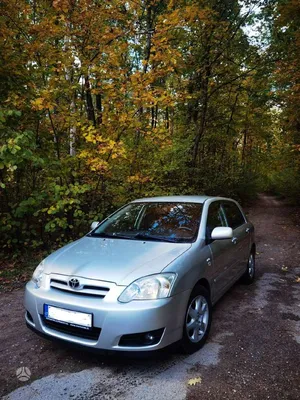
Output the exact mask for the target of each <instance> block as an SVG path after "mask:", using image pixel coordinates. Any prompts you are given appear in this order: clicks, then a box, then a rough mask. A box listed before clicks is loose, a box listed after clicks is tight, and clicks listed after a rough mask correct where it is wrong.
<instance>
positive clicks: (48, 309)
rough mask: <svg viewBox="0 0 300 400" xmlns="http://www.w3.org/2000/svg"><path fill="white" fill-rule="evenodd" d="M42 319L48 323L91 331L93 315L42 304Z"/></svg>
mask: <svg viewBox="0 0 300 400" xmlns="http://www.w3.org/2000/svg"><path fill="white" fill-rule="evenodd" d="M44 317H45V318H46V319H49V320H50V321H55V322H59V323H61V324H64V325H70V326H75V327H79V328H84V329H92V326H93V315H92V314H87V313H83V312H79V311H72V310H66V309H65V308H59V307H54V306H49V305H48V304H44Z"/></svg>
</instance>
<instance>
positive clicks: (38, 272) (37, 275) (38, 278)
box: [32, 260, 45, 288]
mask: <svg viewBox="0 0 300 400" xmlns="http://www.w3.org/2000/svg"><path fill="white" fill-rule="evenodd" d="M44 267H45V262H44V260H43V261H42V262H41V263H40V264H39V265H38V266H37V267H36V269H35V270H34V273H33V275H32V280H33V282H34V283H35V284H36V286H37V287H38V288H39V287H41V284H42V279H43V275H44Z"/></svg>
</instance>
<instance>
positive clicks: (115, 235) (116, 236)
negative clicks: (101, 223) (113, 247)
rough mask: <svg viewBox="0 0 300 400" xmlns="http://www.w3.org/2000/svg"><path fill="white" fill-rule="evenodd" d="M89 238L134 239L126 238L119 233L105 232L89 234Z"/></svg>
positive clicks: (132, 237)
mask: <svg viewBox="0 0 300 400" xmlns="http://www.w3.org/2000/svg"><path fill="white" fill-rule="evenodd" d="M89 236H93V237H94V236H95V237H103V238H109V239H135V237H134V236H126V235H120V234H119V233H106V232H99V233H97V232H92V233H90V234H89Z"/></svg>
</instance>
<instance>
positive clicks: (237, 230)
mask: <svg viewBox="0 0 300 400" xmlns="http://www.w3.org/2000/svg"><path fill="white" fill-rule="evenodd" d="M222 208H223V210H224V214H225V217H226V221H227V226H229V227H230V228H232V230H233V239H232V244H233V246H232V253H231V259H232V264H231V268H230V280H236V279H237V278H238V277H239V276H240V275H241V274H242V273H243V272H245V269H246V265H247V260H248V256H249V254H248V253H249V246H250V235H249V227H248V225H247V221H246V218H245V216H244V214H243V213H242V211H241V209H240V208H239V206H238V205H237V204H236V203H235V202H233V201H229V200H228V201H223V202H222Z"/></svg>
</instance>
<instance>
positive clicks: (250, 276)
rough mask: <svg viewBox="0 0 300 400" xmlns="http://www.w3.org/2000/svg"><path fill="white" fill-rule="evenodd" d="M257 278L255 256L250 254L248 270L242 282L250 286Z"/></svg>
mask: <svg viewBox="0 0 300 400" xmlns="http://www.w3.org/2000/svg"><path fill="white" fill-rule="evenodd" d="M254 278H255V256H254V254H253V252H251V253H250V256H249V259H248V263H247V269H246V271H245V273H244V275H243V276H242V282H243V283H245V284H246V285H250V284H251V283H253V281H254Z"/></svg>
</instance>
